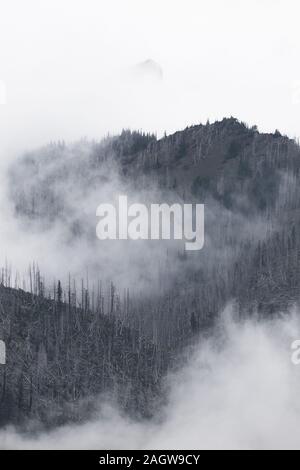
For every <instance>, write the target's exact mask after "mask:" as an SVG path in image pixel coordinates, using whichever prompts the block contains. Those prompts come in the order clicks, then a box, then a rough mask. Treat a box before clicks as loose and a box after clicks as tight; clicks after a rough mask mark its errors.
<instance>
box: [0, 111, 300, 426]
mask: <svg viewBox="0 0 300 470" xmlns="http://www.w3.org/2000/svg"><path fill="white" fill-rule="evenodd" d="M299 169H300V150H299V146H298V144H297V143H296V142H295V141H293V140H291V139H289V138H287V137H285V136H282V135H281V134H280V133H279V132H278V131H276V132H275V133H273V134H262V133H259V132H258V130H257V129H256V128H255V127H252V128H249V127H248V126H247V125H245V124H244V123H241V122H239V121H237V120H236V119H233V118H231V119H224V120H223V121H221V122H216V123H214V124H209V123H207V124H206V125H198V126H192V127H189V128H187V129H185V130H184V131H181V132H177V133H175V134H173V135H171V136H165V137H164V138H162V139H160V140H157V139H156V137H155V136H152V135H147V134H143V133H139V132H131V131H124V132H123V133H122V134H121V135H120V136H116V137H107V138H106V139H104V140H103V141H101V142H100V143H97V142H88V141H85V140H84V141H81V142H79V143H75V144H69V145H67V144H65V143H63V142H60V143H56V144H50V145H49V146H46V147H45V148H43V149H39V150H36V151H34V152H30V153H27V154H26V155H25V156H23V157H22V158H20V159H19V160H18V161H17V162H16V163H15V164H14V165H13V166H12V168H11V170H10V180H9V181H10V185H9V194H10V196H11V198H12V202H13V209H14V211H15V217H16V220H17V221H18V223H20V224H22V227H23V228H24V230H27V231H28V232H30V233H31V232H33V233H35V236H37V237H39V236H41V235H42V234H45V233H46V234H47V233H50V234H51V236H49V239H51V237H52V234H53V231H54V230H55V231H56V232H55V233H57V231H58V233H59V237H58V240H59V243H58V244H57V247H58V249H59V250H60V252H59V253H60V254H61V253H63V252H64V251H65V250H67V249H69V250H70V247H71V248H72V247H73V246H74V247H75V248H74V251H75V253H76V255H77V257H78V258H79V261H80V259H81V258H80V257H82V271H84V270H85V267H86V265H87V264H88V261H90V260H92V262H93V264H94V268H95V272H100V274H103V275H105V274H106V273H107V272H109V274H111V273H117V274H118V273H119V271H120V265H121V263H122V261H123V260H124V259H126V256H127V257H128V263H127V265H126V266H127V268H126V269H127V271H126V270H125V279H124V278H123V279H122V286H121V287H120V286H118V282H117V281H116V280H115V279H114V277H111V278H112V279H113V282H107V280H105V281H103V283H98V282H97V281H95V278H93V279H92V281H91V283H90V285H88V283H86V282H85V283H81V284H80V283H79V284H78V281H77V287H76V284H74V283H73V281H72V282H69V285H68V286H67V287H64V286H63V287H62V284H63V283H58V282H57V283H55V285H54V287H53V288H52V287H51V288H50V287H49V286H45V285H43V283H41V281H40V280H39V277H36V275H34V278H35V279H37V278H38V281H37V282H36V281H34V282H33V283H32V281H31V284H30V287H29V284H28V283H27V287H26V289H23V290H20V289H15V288H14V289H13V288H12V287H9V285H10V283H7V282H3V284H5V285H6V287H4V285H3V286H2V287H1V302H2V307H1V321H2V328H3V335H4V337H5V340H6V342H7V348H8V354H7V358H8V359H7V360H8V363H7V366H6V368H5V370H6V375H3V372H4V369H3V368H2V369H1V372H2V375H3V376H2V390H3V391H2V402H1V403H2V406H1V410H2V422H4V421H5V420H9V421H13V420H14V421H20V420H21V419H22V417H24V416H31V417H36V418H39V419H41V420H42V421H43V422H46V423H57V422H60V421H61V422H63V421H67V420H68V419H71V418H72V419H76V418H77V419H82V417H83V416H86V413H85V412H83V411H82V408H81V407H82V406H83V405H82V404H83V403H88V399H90V398H91V402H92V401H93V397H95V396H99V395H101V393H102V392H108V391H110V393H111V396H113V397H114V398H115V400H116V401H117V402H118V403H119V404H120V405H121V407H122V408H123V409H124V410H127V411H128V412H129V413H131V414H132V413H134V412H137V413H140V414H141V415H143V416H150V415H151V414H152V412H153V409H155V407H156V403H157V402H156V400H158V399H159V397H160V392H161V391H160V385H161V378H162V377H164V375H165V374H166V372H167V371H168V370H169V369H170V367H173V365H174V363H175V364H176V361H177V359H178V354H179V353H180V352H181V351H182V350H183V348H184V347H185V346H187V345H189V344H191V342H193V341H194V338H195V337H197V338H198V336H199V335H201V334H205V333H206V332H207V331H208V330H209V329H210V327H211V326H212V325H213V324H214V323H215V321H216V320H217V318H218V316H219V314H220V312H222V309H223V308H224V307H225V305H226V304H227V303H228V302H231V301H233V302H234V303H235V305H236V306H237V311H238V312H239V314H240V315H241V316H244V315H249V314H256V313H258V314H259V315H262V316H266V315H267V316H268V315H275V314H277V313H280V312H286V311H287V310H288V309H289V308H290V307H291V306H292V305H294V304H297V303H298V302H299V297H300V264H299V263H300V224H299V222H300V211H299V207H300V185H299ZM125 190H128V191H129V192H130V194H133V195H134V197H137V196H138V195H139V194H140V193H141V194H142V192H143V191H144V190H147V191H148V196H149V197H150V200H149V202H157V201H156V200H155V198H156V197H157V198H160V199H161V198H162V197H163V196H165V195H167V197H168V201H170V200H171V201H172V200H176V201H178V200H180V201H182V202H200V203H203V202H204V203H205V245H204V248H203V250H201V251H200V252H199V253H189V254H188V253H184V252H183V251H172V250H168V248H166V250H165V251H166V256H165V257H162V256H161V252H156V251H155V250H152V245H151V249H150V248H149V250H148V251H147V252H145V251H143V250H139V249H137V248H136V251H133V252H129V250H128V252H127V251H124V250H123V248H122V249H121V250H119V251H118V250H117V248H116V249H115V248H114V249H113V250H112V252H107V253H106V250H105V249H104V248H103V245H101V244H99V240H97V239H96V236H95V223H96V220H95V207H96V205H97V204H98V203H100V202H103V201H104V202H108V200H109V198H110V197H112V195H114V194H115V193H120V191H122V192H124V191H125ZM134 202H139V201H138V200H134ZM91 206H92V209H91V214H92V216H91V214H90V213H89V209H90V207H91ZM87 241H88V247H89V252H88V255H87V256H85V253H84V250H85V246H86V245H85V244H86V242H87ZM115 243H117V242H115ZM114 246H116V247H117V245H114ZM134 246H135V247H137V246H138V245H137V244H135V245H134ZM78 248H79V249H78ZM55 249H56V245H55ZM76 250H77V251H76ZM104 255H107V256H106V257H104ZM147 256H148V258H147ZM58 259H59V260H60V259H62V258H60V257H59V258H58ZM150 261H151V263H150ZM78 266H79V267H80V264H79V265H77V267H78ZM68 268H69V266H61V269H62V270H63V271H66V269H67V270H68ZM154 269H155V271H153V270H154ZM133 270H135V274H136V276H135V278H134V281H133V280H132V279H133V278H132V276H131V274H132V273H131V272H132V271H133ZM56 277H57V278H61V274H60V272H58V273H57V276H56ZM139 278H143V279H144V280H145V282H144V283H143V288H142V290H141V289H139V290H138V291H136V290H135V288H136V281H135V279H139ZM153 279H154V280H155V287H154V281H153ZM124 283H125V285H126V283H127V284H128V285H126V286H125V288H124ZM34 286H37V287H34ZM78 286H80V287H79V288H78ZM16 287H17V286H16ZM49 289H50V290H51V292H50V298H49ZM24 290H28V291H30V293H26V292H25V291H24ZM10 361H12V362H10ZM85 400H87V401H85ZM67 404H68V405H67ZM86 406H87V408H89V405H86Z"/></svg>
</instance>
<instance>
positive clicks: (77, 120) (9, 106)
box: [0, 0, 300, 156]
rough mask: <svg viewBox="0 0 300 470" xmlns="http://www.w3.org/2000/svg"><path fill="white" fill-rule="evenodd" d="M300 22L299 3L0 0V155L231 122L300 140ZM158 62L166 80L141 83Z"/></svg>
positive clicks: (256, 0)
mask: <svg viewBox="0 0 300 470" xmlns="http://www.w3.org/2000/svg"><path fill="white" fill-rule="evenodd" d="M299 16H300V2H299V1H298V0H284V1H283V0H185V1H183V0H178V1H177V0H163V1H162V0H95V1H93V0H43V1H40V0H26V1H24V0H0V81H2V86H3V83H5V85H6V95H7V102H6V104H5V105H3V104H2V105H0V144H1V150H0V151H1V156H3V155H5V154H9V153H11V151H12V150H13V151H20V149H23V148H30V147H32V146H36V145H40V144H42V143H44V142H47V141H49V140H54V139H65V140H72V139H77V138H80V137H81V136H88V137H95V138H99V137H101V136H102V135H103V134H104V133H107V132H111V133H114V132H118V131H119V130H120V129H121V128H122V127H131V128H142V129H144V130H150V131H156V132H157V133H158V134H159V135H160V134H161V133H162V132H164V131H165V130H166V131H167V132H168V133H169V132H172V131H174V130H176V129H180V128H183V127H185V126H186V125H190V124H193V123H199V122H201V121H206V119H207V118H210V119H211V120H214V119H216V118H222V117H224V116H230V115H234V116H236V117H238V118H239V119H242V120H245V121H247V122H249V123H250V124H258V126H259V128H260V129H261V130H264V131H271V130H274V129H275V128H279V129H280V130H281V131H282V132H285V133H287V134H289V135H290V136H294V135H297V136H298V135H300V131H299V123H300V119H299V116H300V65H299V57H300V28H299ZM149 58H151V59H152V60H154V61H156V62H157V63H159V64H160V66H161V67H162V69H163V74H164V75H163V80H159V79H158V78H156V77H153V76H151V75H149V77H147V76H146V77H141V76H135V75H134V72H133V69H132V67H133V66H134V65H135V64H137V63H139V62H142V61H144V60H147V59H149ZM0 94H1V86H0Z"/></svg>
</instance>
